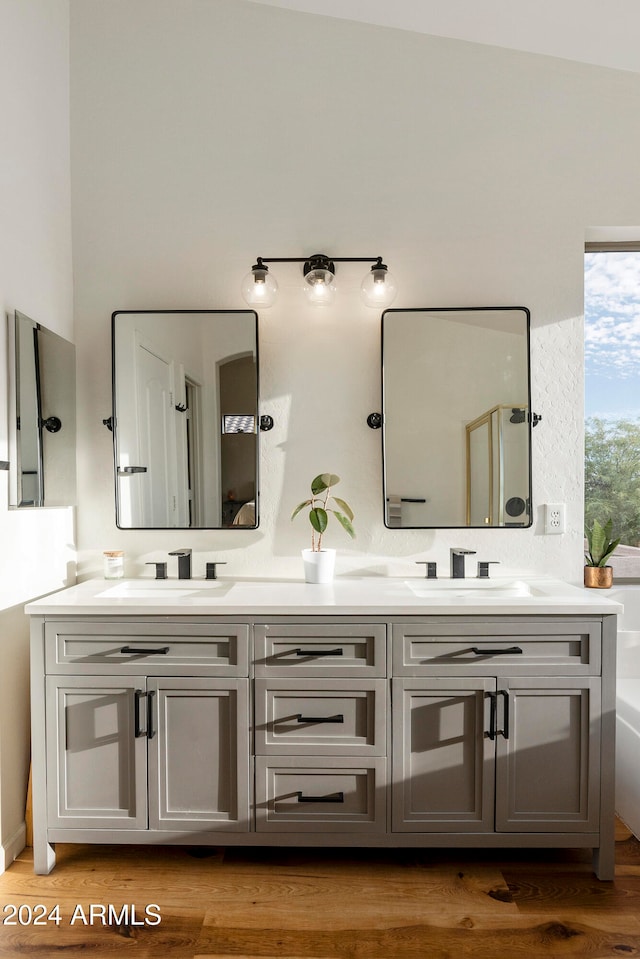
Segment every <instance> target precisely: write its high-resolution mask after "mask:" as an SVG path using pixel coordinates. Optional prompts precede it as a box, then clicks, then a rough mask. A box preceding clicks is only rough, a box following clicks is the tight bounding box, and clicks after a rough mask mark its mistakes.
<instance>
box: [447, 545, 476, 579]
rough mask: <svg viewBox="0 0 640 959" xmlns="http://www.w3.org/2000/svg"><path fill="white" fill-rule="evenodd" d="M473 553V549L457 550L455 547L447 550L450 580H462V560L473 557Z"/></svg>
mask: <svg viewBox="0 0 640 959" xmlns="http://www.w3.org/2000/svg"><path fill="white" fill-rule="evenodd" d="M475 552H476V551H475V549H459V548H457V547H455V548H453V549H450V550H449V554H450V556H451V579H464V558H465V556H475Z"/></svg>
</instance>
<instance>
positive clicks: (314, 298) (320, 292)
mask: <svg viewBox="0 0 640 959" xmlns="http://www.w3.org/2000/svg"><path fill="white" fill-rule="evenodd" d="M336 289H337V287H336V278H335V276H334V275H333V273H331V271H330V270H322V269H318V270H311V271H310V272H309V273H307V275H306V276H305V278H304V292H305V295H306V297H307V300H308V301H309V303H312V304H313V305H314V306H331V304H332V303H333V301H334V299H335V295H336Z"/></svg>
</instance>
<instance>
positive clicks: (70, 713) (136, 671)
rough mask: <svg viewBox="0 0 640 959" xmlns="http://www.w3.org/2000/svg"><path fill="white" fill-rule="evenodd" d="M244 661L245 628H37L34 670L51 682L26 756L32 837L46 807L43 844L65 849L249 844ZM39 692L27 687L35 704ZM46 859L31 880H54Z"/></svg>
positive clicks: (105, 624) (102, 624) (94, 624)
mask: <svg viewBox="0 0 640 959" xmlns="http://www.w3.org/2000/svg"><path fill="white" fill-rule="evenodd" d="M248 655H249V627H248V626H247V625H246V624H232V625H226V624H218V623H215V624H212V623H205V622H185V621H177V622H170V621H169V622H167V621H161V622H156V621H155V620H152V619H147V620H137V621H128V620H114V619H113V618H112V619H109V620H107V619H104V620H101V619H97V618H89V619H77V620H75V619H68V620H57V619H53V620H51V621H49V622H46V623H44V624H41V625H40V626H39V627H35V626H34V631H33V642H32V670H34V671H35V670H37V669H39V668H41V669H43V672H44V673H46V679H45V680H44V693H45V695H44V709H43V710H42V704H41V703H40V702H39V701H38V697H37V695H34V702H33V706H32V709H33V715H34V719H35V722H36V723H37V722H38V718H37V717H39V719H40V721H41V722H42V723H43V730H44V735H38V736H34V744H33V751H34V836H35V834H36V833H37V832H38V831H39V829H40V825H41V824H40V822H39V819H38V817H37V815H36V810H37V809H38V808H39V807H40V806H41V805H42V804H44V805H46V820H47V823H48V830H49V835H50V836H51V835H55V834H56V831H58V836H59V837H66V838H67V839H68V840H69V841H73V840H74V838H76V837H77V841H93V842H111V841H118V838H120V841H126V835H127V834H128V833H133V832H134V831H135V833H136V837H137V838H136V841H145V837H147V840H148V839H150V838H151V837H152V836H153V835H154V834H155V835H156V837H157V838H156V840H155V841H156V842H162V841H171V840H172V838H173V836H174V835H175V834H176V833H180V834H184V835H189V834H193V833H194V832H200V831H202V832H208V833H217V832H226V831H229V832H234V833H242V832H247V831H248V830H249V828H250V815H249V803H250V794H249V785H250V777H249V766H250V759H249V746H250V744H249V738H248V729H249V679H248V671H249V666H248V662H249V660H248ZM36 664H39V666H38V665H36ZM42 681H43V680H42V678H40V679H34V681H33V682H34V685H33V690H34V692H35V691H37V689H38V687H39V686H40V684H41V683H42ZM41 710H42V712H41ZM43 750H44V760H45V768H46V785H45V784H43V783H41V782H40V777H39V770H38V756H39V755H40V754H41V753H42V751H43ZM36 785H37V786H38V792H37V795H36ZM45 797H46V799H45ZM36 845H37V846H38V848H40V847H39V844H37V843H36ZM44 850H45V853H46V856H45V861H44V863H42V862H40V861H39V860H38V861H37V862H36V871H43V870H44V871H48V868H50V866H49V864H48V863H49V860H50V852H49V849H48V847H46V846H45V847H44Z"/></svg>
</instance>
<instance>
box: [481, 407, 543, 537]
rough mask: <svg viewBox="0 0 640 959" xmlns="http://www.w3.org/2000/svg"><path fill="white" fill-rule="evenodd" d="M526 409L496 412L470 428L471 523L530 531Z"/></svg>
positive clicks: (486, 414)
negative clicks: (516, 527)
mask: <svg viewBox="0 0 640 959" xmlns="http://www.w3.org/2000/svg"><path fill="white" fill-rule="evenodd" d="M527 412H528V411H527V408H526V407H523V406H516V407H514V406H511V405H509V406H495V407H493V409H490V410H487V411H486V412H485V413H483V414H482V415H481V416H478V417H477V418H476V419H475V420H473V421H472V422H471V423H467V426H466V435H467V523H468V525H469V526H526V525H527V524H528V523H529V510H530V505H529V493H528V488H529V476H528V472H527V469H526V464H527V462H528V458H527V442H528V429H527V424H528V421H529V420H528V416H527Z"/></svg>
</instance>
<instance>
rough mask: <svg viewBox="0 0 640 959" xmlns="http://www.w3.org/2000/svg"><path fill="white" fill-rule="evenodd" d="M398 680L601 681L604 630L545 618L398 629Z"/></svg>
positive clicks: (393, 630)
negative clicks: (456, 675) (502, 676)
mask: <svg viewBox="0 0 640 959" xmlns="http://www.w3.org/2000/svg"><path fill="white" fill-rule="evenodd" d="M391 636H392V661H393V673H394V675H395V676H420V675H425V674H429V675H431V676H439V675H440V676H444V675H451V672H452V670H455V671H456V672H457V671H461V672H464V673H466V674H467V675H482V676H490V675H495V673H496V672H500V673H505V672H508V673H509V675H511V676H518V675H526V674H535V675H538V676H552V675H553V676H558V675H599V673H600V667H601V636H602V634H601V625H600V623H599V622H595V621H593V622H592V621H590V620H583V621H580V620H575V619H551V618H545V617H543V616H539V617H535V618H531V619H526V618H524V617H522V618H519V619H518V621H517V624H516V623H515V622H513V621H511V622H508V621H505V620H504V619H503V620H493V621H488V620H484V621H475V622H472V621H471V620H467V621H461V620H457V621H449V622H433V623H412V624H406V623H394V624H393V625H392V627H391Z"/></svg>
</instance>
